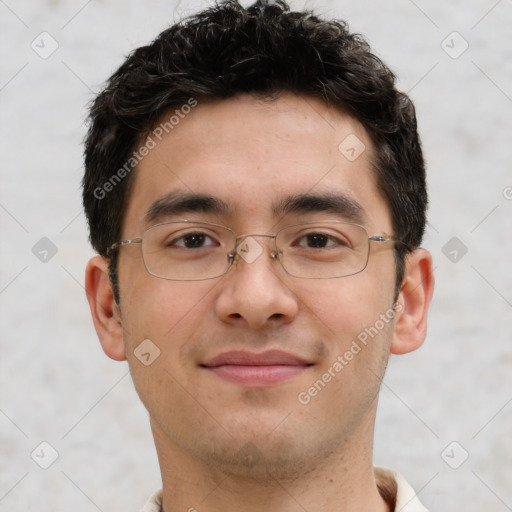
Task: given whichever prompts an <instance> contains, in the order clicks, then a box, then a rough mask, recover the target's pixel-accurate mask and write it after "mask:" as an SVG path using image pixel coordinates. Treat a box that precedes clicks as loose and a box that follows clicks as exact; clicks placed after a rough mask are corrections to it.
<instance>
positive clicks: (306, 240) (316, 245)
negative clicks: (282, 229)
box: [293, 232, 349, 249]
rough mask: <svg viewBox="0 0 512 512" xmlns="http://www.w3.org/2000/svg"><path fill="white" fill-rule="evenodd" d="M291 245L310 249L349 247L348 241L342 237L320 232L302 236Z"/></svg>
mask: <svg viewBox="0 0 512 512" xmlns="http://www.w3.org/2000/svg"><path fill="white" fill-rule="evenodd" d="M293 245H294V246H299V247H309V248H312V249H323V248H326V247H348V246H349V244H348V240H346V239H344V238H343V237H338V236H333V235H329V234H327V233H321V232H316V233H315V232H313V233H307V234H305V235H302V236H301V237H300V238H298V239H297V241H296V242H295V243H294V244H293Z"/></svg>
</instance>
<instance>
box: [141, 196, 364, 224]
mask: <svg viewBox="0 0 512 512" xmlns="http://www.w3.org/2000/svg"><path fill="white" fill-rule="evenodd" d="M234 211H235V208H234V207H233V206H231V205H230V204H229V203H227V202H226V201H224V200H223V199H220V198H218V197H214V196H211V195H207V194H195V193H185V192H180V191H175V192H170V193H169V194H166V195H164V196H162V197H160V198H159V199H157V200H156V201H155V202H154V203H153V204H152V205H151V206H150V207H149V209H148V211H147V213H146V215H145V219H144V220H145V222H146V224H147V225H149V224H152V223H155V222H158V221H160V220H162V219H165V218H166V217H172V216H176V215H183V214H187V213H192V212H201V213H214V214H218V215H225V216H229V215H233V213H234ZM317 212H326V213H332V214H334V215H336V216H339V217H343V219H344V220H348V221H352V222H356V223H359V224H364V221H365V220H366V216H365V212H364V209H363V207H362V206H361V205H360V204H359V203H358V202H357V201H356V200H354V199H352V198H351V197H348V196H346V195H343V194H336V193H332V192H328V193H322V194H297V195H291V196H287V197H285V198H283V199H281V200H280V201H278V202H277V203H275V204H274V205H273V207H272V213H273V215H274V216H275V217H280V216H283V217H284V216H286V215H289V214H306V213H317Z"/></svg>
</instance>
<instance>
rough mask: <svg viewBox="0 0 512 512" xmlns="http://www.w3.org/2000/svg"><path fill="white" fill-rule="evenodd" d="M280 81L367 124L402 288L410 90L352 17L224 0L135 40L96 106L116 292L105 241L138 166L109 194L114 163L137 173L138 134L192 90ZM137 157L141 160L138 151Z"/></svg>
mask: <svg viewBox="0 0 512 512" xmlns="http://www.w3.org/2000/svg"><path fill="white" fill-rule="evenodd" d="M284 91H286V92H293V93H296V94H299V95H300V94H302V95H312V96H314V97H317V98H320V99H322V100H323V101H324V102H325V104H326V105H328V106H329V107H333V108H341V109H343V110H344V111H346V112H348V113H349V114H351V115H352V116H354V117H355V118H356V119H357V120H359V122H361V124H362V125H363V126H364V127H365V129H366V131H367V133H368V135H369V136H370V138H371V140H372V143H373V144H374V146H375V154H376V156H375V158H374V161H373V162H372V165H373V167H374V171H375V176H376V182H377V186H378V188H379V189H380V191H381V193H382V195H383V197H384V198H385V200H386V202H387V204H388V206H389V209H390V211H391V217H392V223H393V229H394V231H395V236H396V237H397V238H398V239H399V240H401V241H402V242H403V244H397V245H396V247H395V260H396V277H397V279H396V283H397V287H399V286H400V284H401V281H402V279H403V272H404V259H405V255H406V254H407V252H408V251H411V250H412V249H414V248H416V247H418V246H419V244H420V243H421V240H422V238H423V233H424V230H425V223H426V208H427V191H426V183H425V166H424V161H423V154H422V150H421V144H420V140H419V136H418V133H417V123H416V115H415V109H414V106H413V104H412V102H411V100H410V99H409V97H408V96H407V95H406V94H404V93H402V92H399V91H398V90H397V89H396V87H395V76H394V74H393V73H392V72H391V70H390V69H389V68H388V67H387V66H386V65H385V64H384V63H383V62H382V61H381V60H380V59H379V58H378V57H376V56H375V55H374V54H373V53H371V50H370V47H369V45H368V43H367V42H366V41H365V40H364V38H363V37H361V36H360V35H358V34H352V33H350V32H349V30H348V26H347V24H346V23H345V22H343V21H339V20H324V19H321V18H319V17H317V16H316V15H314V13H313V12H311V11H301V12H294V11H290V8H289V6H288V5H287V4H286V2H285V1H283V0H275V1H272V0H258V1H257V2H255V3H254V4H253V5H251V6H250V7H247V8H245V7H243V6H242V5H240V4H239V2H238V1H237V0H227V1H222V2H218V3H216V4H215V5H214V6H212V7H210V8H208V9H206V10H204V11H202V12H199V13H197V14H195V15H193V16H191V17H189V18H186V19H184V20H182V21H181V22H179V23H177V24H175V25H173V26H171V27H170V28H168V29H167V30H165V31H163V32H162V33H161V34H160V35H159V36H158V37H157V38H156V39H155V40H154V41H153V42H152V43H151V44H149V45H147V46H143V47H141V48H138V49H136V50H134V51H133V52H132V53H131V54H130V55H129V56H128V57H127V59H126V61H125V62H124V63H123V64H122V65H121V67H120V68H119V69H118V70H117V71H116V72H115V73H114V74H113V75H112V76H111V77H110V79H109V80H108V82H107V83H106V86H105V87H104V89H103V90H102V92H101V93H100V94H99V95H98V96H97V97H96V99H95V100H94V101H93V103H92V105H91V108H90V118H89V121H90V126H89V131H88V134H87V136H86V140H85V174H84V178H83V203H84V208H85V212H86V215H87V219H88V222H89V230H90V240H91V243H92V245H93V247H94V249H95V250H96V251H97V252H98V253H99V254H101V255H102V256H104V257H109V258H110V274H111V278H112V280H113V284H114V292H115V294H116V300H117V299H118V298H119V296H118V289H117V288H118V287H117V277H116V265H117V263H116V255H115V253H114V254H113V255H109V254H107V249H108V247H109V246H110V245H111V244H113V243H114V242H116V241H117V240H118V239H119V237H120V234H121V229H122V222H123V218H124V212H125V209H126V205H127V201H128V197H129V193H130V185H131V183H132V182H133V176H132V174H133V173H130V172H125V173H122V176H123V179H122V180H121V179H120V180H118V182H116V183H114V184H113V185H115V186H110V187H108V196H107V195H106V193H105V191H106V190H107V187H105V184H106V183H108V182H109V180H110V183H112V177H113V175H114V174H115V173H116V171H118V170H119V171H120V170H121V169H122V168H124V169H125V170H126V171H130V168H128V169H127V168H126V162H128V161H132V160H133V154H134V153H133V152H134V150H135V149H136V148H137V147H138V145H139V144H140V141H141V140H142V139H143V137H145V136H146V135H147V134H148V133H149V132H150V131H151V130H152V129H153V128H154V127H155V125H156V123H157V121H158V120H159V119H160V118H161V117H162V115H163V114H164V113H166V112H168V111H170V110H171V109H173V108H176V107H179V106H182V105H184V104H187V102H190V99H191V98H194V99H195V100H196V101H201V100H222V99H227V98H230V97H233V96H234V95H236V94H239V93H249V94H252V95H253V96H256V97H258V98H272V97H275V96H276V95H278V94H279V93H280V92H284ZM130 165H132V166H133V168H134V169H136V161H134V162H133V163H132V164H130ZM123 166H124V167H123ZM119 175H120V173H118V176H119ZM99 191H101V193H100V192H99ZM397 289H398V288H397Z"/></svg>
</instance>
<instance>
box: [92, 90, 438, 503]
mask: <svg viewBox="0 0 512 512" xmlns="http://www.w3.org/2000/svg"><path fill="white" fill-rule="evenodd" d="M349 134H355V135H356V136H357V137H358V138H359V139H360V140H361V141H362V142H363V143H364V144H365V146H366V149H365V151H364V152H363V153H362V154H361V155H360V156H359V158H357V159H356V160H354V161H352V162H351V161H349V160H348V159H347V158H345V156H344V155H343V154H342V153H341V152H340V151H339V150H338V145H339V144H340V142H341V141H343V140H344V139H345V137H346V136H347V135H349ZM372 154H373V148H372V144H371V142H370V139H369V137H368V135H367V133H366V132H365V130H364V128H363V127H362V126H361V125H360V124H359V123H358V122H357V121H356V120H355V119H353V118H352V117H350V116H349V115H347V114H346V113H343V112H341V111H339V110H335V109H333V108H328V107H327V106H326V105H324V104H323V103H322V102H321V101H320V100H318V99H312V98H306V97H301V96H296V95H293V94H288V93H283V94H282V95H281V96H280V97H279V98H278V99H277V100H276V101H275V102H269V101H260V100H257V99H255V98H253V97H251V96H248V95H239V96H236V97H234V98H232V99H229V100H223V101H215V102H210V103H199V104H198V106H197V107H195V109H194V110H193V111H192V112H191V113H190V114H189V115H187V116H186V117H185V118H184V119H182V120H181V121H180V123H179V125H178V126H177V127H176V128H175V129H174V130H173V131H172V132H170V133H169V134H167V135H165V136H164V137H163V139H162V141H161V142H159V143H158V145H157V146H156V147H155V148H154V149H152V150H151V151H150V153H149V154H148V155H147V156H146V157H145V158H144V159H143V160H142V162H141V163H140V164H139V165H138V168H137V170H136V173H135V175H134V180H135V181H134V184H133V185H134V186H133V189H132V192H131V196H130V198H129V201H128V205H127V209H126V212H125V217H124V222H123V235H122V238H123V239H128V238H134V237H138V236H141V235H142V233H143V231H144V229H145V228H146V227H148V225H147V224H146V222H145V214H146V212H147V211H148V209H149V207H150V206H151V205H152V204H153V203H154V201H156V200H157V199H159V198H161V197H162V196H164V195H165V194H167V193H169V192H173V191H181V192H191V191H193V192H200V193H205V194H209V195H212V196H215V197H218V198H220V199H222V200H224V201H226V202H228V203H229V204H230V205H231V206H232V212H230V213H229V214H212V213H206V212H189V213H186V214H181V215H178V216H177V217H176V218H188V219H194V220H203V221H208V222H215V223H219V224H223V225H226V226H229V227H231V228H232V229H233V230H234V231H235V232H236V233H238V234H240V233H275V232H276V231H277V229H278V228H279V227H282V226H284V225H288V224H291V223H293V222H297V221H298V222H301V221H304V220H310V219H312V220H322V219H324V220H325V219H333V218H337V217H336V216H335V215H333V214H332V213H326V212H312V213H309V214H307V215H304V214H301V215H298V214H294V215H289V216H286V217H285V218H282V216H281V217H276V216H274V215H273V214H272V208H271V206H272V204H273V203H274V202H275V201H278V200H279V199H281V198H283V197H286V196H288V195H293V194H303V193H311V192H315V193H323V192H335V193H339V194H343V195H345V196H348V197H350V198H352V199H353V200H356V201H357V202H358V203H359V204H360V205H361V206H362V208H363V211H364V216H365V227H366V228H367V230H368V232H369V234H370V235H374V234H382V233H387V234H391V235H392V234H393V229H392V221H391V216H390V211H389V208H388V206H387V204H386V202H385V200H384V198H383V197H382V196H381V194H380V193H379V190H378V189H377V187H376V182H375V176H374V173H373V171H372V170H371V158H372ZM176 218H174V220H176ZM168 220H173V218H169V219H168ZM258 242H261V245H262V246H263V247H265V248H267V247H269V248H270V247H272V243H271V241H270V240H268V239H259V240H258ZM391 247H392V246H391V244H378V243H371V253H370V259H369V263H368V266H367V268H366V269H365V270H364V271H363V272H361V273H359V274H356V275H353V276H349V277H344V278H341V279H327V280H318V279H310V280H308V279H298V278H294V277H292V276H289V275H288V274H287V273H286V272H285V271H284V270H283V269H282V267H281V266H280V265H279V263H278V262H276V261H275V260H272V259H271V258H270V257H269V256H268V254H269V251H268V250H267V251H266V252H264V253H263V254H262V255H261V256H260V257H258V258H257V259H256V260H255V261H254V262H252V263H246V262H245V261H239V262H238V264H237V265H236V266H233V267H231V269H230V270H229V271H228V272H227V274H225V275H224V276H222V277H220V278H216V279H213V280H207V281H198V282H180V281H167V280H163V279H158V278H155V277H153V276H151V275H150V274H149V273H148V272H146V271H145V268H144V265H143V261H142V258H141V253H140V246H139V245H133V246H126V247H122V248H121V249H120V255H119V282H120V305H119V306H118V305H117V304H116V303H115V301H114V297H113V292H112V288H111V286H110V282H109V280H108V275H107V265H108V262H107V261H106V260H105V259H104V258H102V257H100V256H97V257H94V258H93V259H92V260H91V261H90V262H89V264H88V267H87V271H86V290H87V295H88V299H89V303H90V307H91V311H92V316H93V320H94V323H95V327H96V330H97V333H98V336H99V338H100V341H101V344H102V347H103V349H104V351H105V352H106V354H107V355H108V356H110V357H111V358H113V359H116V360H123V359H127V360H128V363H129V365H130V369H131V373H132V376H133V380H134V383H135V387H136V389H137V391H138V393H139V396H140V398H141V400H142V401H143V403H144V404H145V406H146V408H147V409H148V411H149V414H150V418H151V427H152V431H153V435H154V439H155V444H156V448H157V452H158V456H159V461H160V466H161V471H162V479H163V490H164V509H165V511H166V512H174V511H178V510H190V509H191V508H192V509H194V508H195V509H197V510H200V511H201V512H207V511H210V512H212V511H223V510H240V511H247V512H249V511H256V510H258V511H260V510H264V509H265V510H280V511H281V512H289V511H303V510H304V509H305V510H308V512H315V511H320V510H322V511H335V510H336V511H340V510H346V511H348V510H372V511H384V510H388V507H387V505H386V504H385V503H384V501H383V500H382V498H381V497H380V495H379V493H378V490H377V487H376V481H375V477H374V473H373V469H372V443H373V430H374V422H375V413H376V407H377V397H378V391H379V385H380V380H381V379H382V377H383V374H384V371H385V367H386V363H387V359H388V356H389V354H390V352H391V353H395V354H402V353H407V352H410V351H413V350H415V349H417V348H418V347H419V346H420V345H421V344H422V342H423V341H424V338H425V334H426V322H427V310H428V306H429V303H430V299H431V296H432V291H433V285H434V279H433V275H432V260H431V256H430V254H429V253H428V252H427V251H426V250H423V249H418V250H416V251H414V252H413V253H412V254H410V255H409V256H408V257H407V260H406V272H405V277H404V280H403V283H402V286H401V290H400V293H399V297H398V301H397V302H398V304H399V305H400V307H399V310H400V311H398V312H397V313H396V316H395V318H394V321H392V322H389V323H387V324H386V325H385V327H384V328H383V329H381V330H380V331H379V333H378V335H376V336H375V337H374V338H373V339H372V340H371V341H370V342H369V343H368V344H367V346H365V347H364V348H363V349H362V350H361V351H360V352H359V353H358V354H357V355H355V356H354V358H353V359H352V360H351V361H350V362H349V363H348V364H347V365H346V366H344V367H343V370H342V371H339V372H338V373H336V376H335V377H334V378H332V379H331V380H330V382H329V383H328V384H327V385H326V386H325V387H324V388H323V389H322V390H321V392H319V393H318V394H317V395H316V396H315V397H314V398H312V399H311V401H310V402H309V403H308V404H307V405H303V404H301V403H300V402H299V401H298V398H297V397H298V394H299V393H300V392H302V391H305V390H307V389H308V388H310V387H311V385H312V384H313V383H314V382H315V381H317V380H318V379H320V378H321V377H322V375H323V374H324V373H325V372H326V371H328V369H329V368H330V367H332V365H333V363H334V362H335V361H336V358H337V356H338V355H342V354H344V353H345V352H346V351H347V350H348V349H349V348H350V346H351V343H352V341H353V340H355V339H356V338H357V336H358V334H359V333H360V332H361V331H362V330H364V328H365V327H368V326H372V325H374V324H375V322H376V320H377V319H378V318H379V315H380V314H383V313H385V312H386V311H389V310H390V308H391V307H392V305H393V298H394V291H395V263H394V258H393V251H392V250H391ZM145 339H150V340H151V341H152V342H153V343H154V344H155V345H156V346H157V347H158V348H159V349H160V356H159V357H158V358H157V359H156V360H155V361H154V362H153V363H152V364H151V365H149V366H145V365H143V364H141V362H140V361H139V360H138V359H137V358H136V357H135V355H134V350H135V349H136V348H137V346H138V345H139V344H140V343H141V342H142V340H145ZM241 349H243V350H248V351H251V352H263V351H265V350H267V349H280V350H284V351H287V352H291V353H293V354H296V355H298V356H301V357H303V358H305V359H306V360H307V361H308V362H309V363H311V366H309V367H308V368H307V369H305V370H304V371H302V372H300V373H299V374H298V375H297V376H295V377H293V378H292V379H290V380H288V381H286V382H283V383H280V384H277V385H272V386H266V387H259V388H257V387H251V386H243V385H240V384H236V383H233V382H227V381H225V380H223V379H220V378H219V377H218V376H216V375H214V374H212V372H209V371H205V369H204V368H202V367H201V366H199V365H200V364H201V362H204V361H205V360H207V359H208V358H210V357H213V356H215V355H217V354H219V353H221V352H225V351H227V350H241ZM251 454H252V458H251V457H250V455H251ZM248 455H249V456H248Z"/></svg>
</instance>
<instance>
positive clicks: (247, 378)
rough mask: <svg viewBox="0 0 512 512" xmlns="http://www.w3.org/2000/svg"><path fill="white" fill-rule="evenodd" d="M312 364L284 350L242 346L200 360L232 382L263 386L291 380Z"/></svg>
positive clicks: (216, 373)
mask: <svg viewBox="0 0 512 512" xmlns="http://www.w3.org/2000/svg"><path fill="white" fill-rule="evenodd" d="M311 364H312V363H309V362H308V361H307V360H305V359H303V358H301V357H299V356H296V355H294V354H290V353H288V352H283V351H281V350H268V351H266V352H261V353H254V352H247V351H241V350H240V351H230V352H223V353H222V354H219V355H217V356H215V357H213V358H212V359H209V360H208V361H206V362H205V363H203V364H201V367H202V368H205V369H206V370H208V371H210V372H212V373H213V374H215V375H216V376H218V377H220V378H222V379H224V380H227V381H230V382H234V383H237V384H241V385H246V386H253V387H264V386H270V385H275V384H279V383H281V382H285V381H287V380H290V379H292V378H293V377H295V376H297V375H299V374H300V373H302V372H303V371H305V370H306V369H307V368H309V367H310V366H311Z"/></svg>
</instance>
